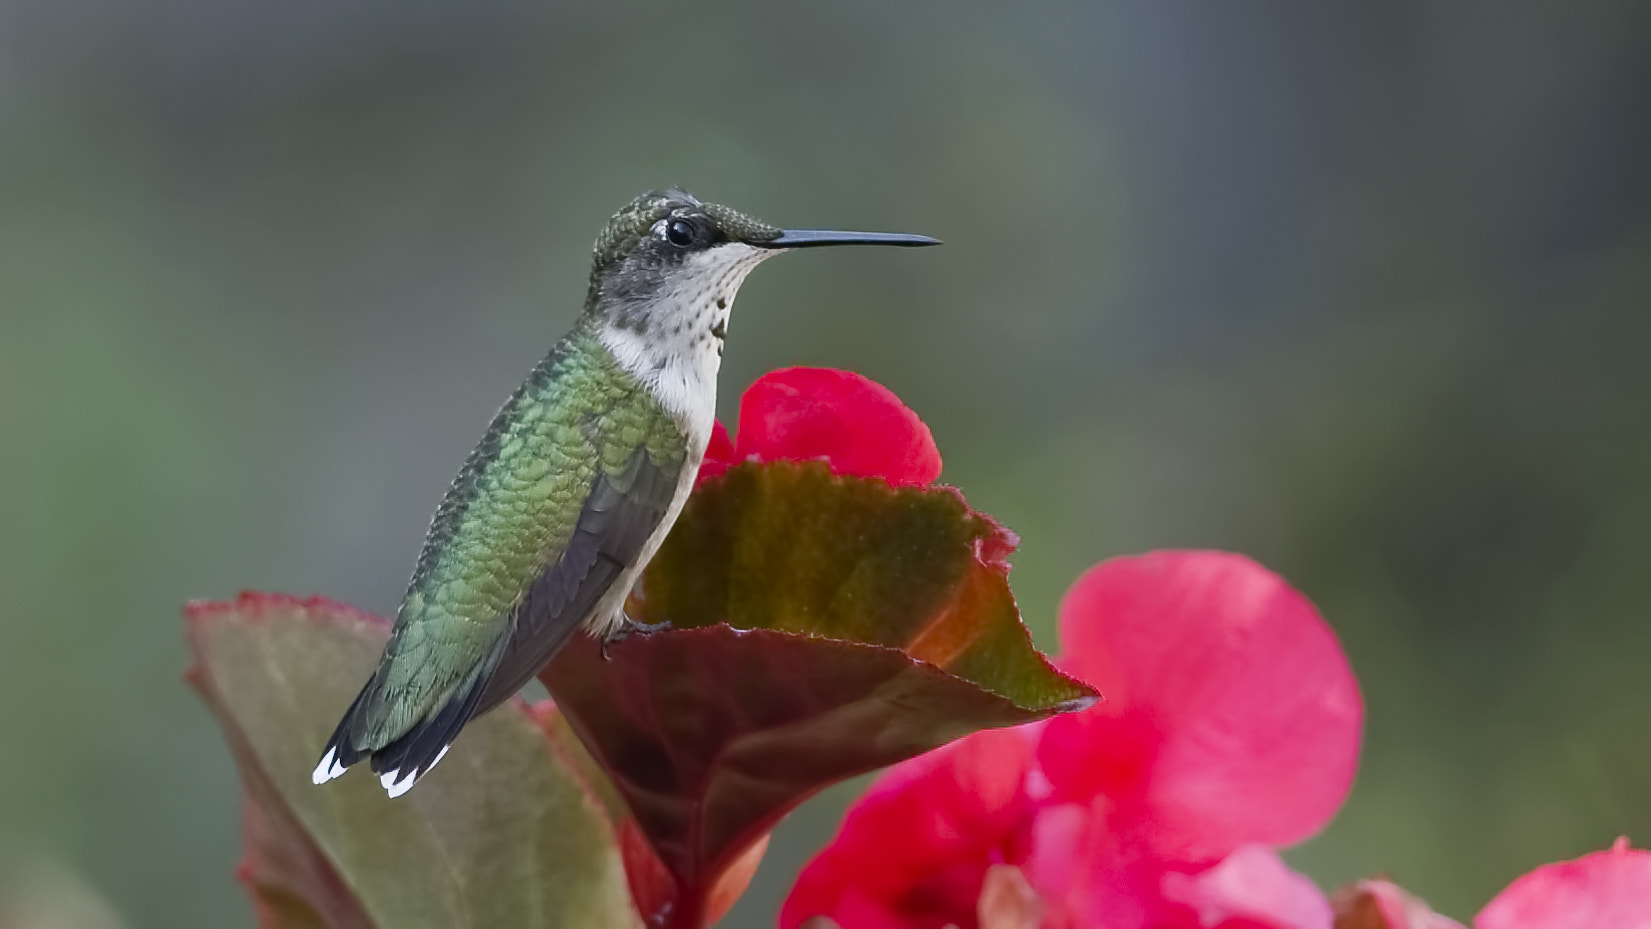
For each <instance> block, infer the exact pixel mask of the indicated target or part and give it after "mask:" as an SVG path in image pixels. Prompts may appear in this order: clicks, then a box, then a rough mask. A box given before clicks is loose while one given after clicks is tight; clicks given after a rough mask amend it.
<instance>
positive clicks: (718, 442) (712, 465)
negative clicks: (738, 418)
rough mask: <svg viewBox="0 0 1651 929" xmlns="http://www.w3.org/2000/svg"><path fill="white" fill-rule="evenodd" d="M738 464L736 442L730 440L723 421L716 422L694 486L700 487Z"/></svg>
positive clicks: (712, 427)
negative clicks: (735, 450) (735, 452)
mask: <svg viewBox="0 0 1651 929" xmlns="http://www.w3.org/2000/svg"><path fill="white" fill-rule="evenodd" d="M738 462H739V459H737V458H735V457H734V440H733V439H730V438H728V427H727V426H724V425H723V424H722V420H720V419H719V420H716V421H715V422H714V423H713V424H712V426H711V442H710V444H709V445H707V446H706V447H705V460H704V461H702V462H700V465H699V474H698V475H697V476H696V477H695V478H694V486H696V487H698V486H699V485H700V484H701V483H702V482H704V481H708V480H710V479H711V478H713V477H717V476H719V475H721V474H722V472H724V471H726V470H728V469H729V468H732V467H733V466H734V465H735V464H737V463H738Z"/></svg>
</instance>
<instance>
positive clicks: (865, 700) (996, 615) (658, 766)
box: [543, 462, 1094, 925]
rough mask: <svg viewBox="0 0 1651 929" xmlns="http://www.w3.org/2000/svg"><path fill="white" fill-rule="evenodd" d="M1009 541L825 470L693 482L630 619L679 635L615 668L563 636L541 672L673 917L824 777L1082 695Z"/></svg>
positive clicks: (628, 649)
mask: <svg viewBox="0 0 1651 929" xmlns="http://www.w3.org/2000/svg"><path fill="white" fill-rule="evenodd" d="M1013 546H1014V540H1013V537H1012V536H1011V535H1010V534H1009V533H1008V532H1007V531H1006V530H1004V529H1003V528H1002V527H1000V526H998V525H997V524H996V523H995V522H993V521H992V520H991V519H989V518H987V517H985V516H982V515H979V514H977V513H974V512H973V511H971V510H970V509H969V508H968V506H967V504H965V503H964V501H963V499H962V497H961V495H959V494H958V493H957V492H956V491H954V490H951V489H948V488H922V487H893V486H890V484H889V483H888V482H886V481H884V480H881V479H876V478H872V479H860V478H852V477H843V476H839V475H834V474H833V473H832V472H831V470H830V468H828V467H827V466H826V464H825V463H823V462H810V463H796V462H772V463H768V464H756V463H749V462H748V463H742V464H738V465H735V466H734V467H732V468H731V469H729V470H728V471H727V473H725V474H724V475H722V476H721V477H720V478H718V479H717V480H714V481H710V482H707V483H705V484H703V485H701V487H700V488H699V489H698V490H696V492H695V494H694V496H693V498H691V500H690V501H689V503H688V505H687V507H686V508H685V510H684V512H683V514H682V517H681V519H680V520H679V521H678V523H677V525H676V527H675V528H674V529H673V530H672V532H671V535H670V536H669V538H668V539H667V540H666V542H665V544H664V546H663V547H662V548H661V550H660V552H659V553H658V555H656V556H655V558H654V560H653V561H652V562H651V563H650V565H649V567H648V569H647V571H646V572H645V574H644V576H643V580H642V583H641V584H640V585H639V587H638V589H637V592H636V593H635V595H634V596H633V598H632V600H631V602H630V604H629V607H628V609H629V613H630V616H631V617H632V618H633V619H635V620H637V621H639V622H643V623H659V622H669V623H671V624H672V626H673V629H672V630H671V631H669V632H664V633H660V634H655V635H651V636H646V637H640V636H639V637H635V638H632V639H628V640H626V641H623V642H620V643H618V644H616V645H614V646H612V647H611V649H610V655H611V659H612V660H609V661H604V660H602V657H601V655H600V653H599V647H598V646H597V645H596V643H594V642H592V641H590V640H587V639H581V640H578V641H575V642H574V643H573V644H572V645H570V646H569V647H568V648H566V649H565V650H564V651H563V652H562V653H561V654H560V655H559V656H558V657H557V658H556V659H555V660H554V661H553V662H552V663H551V665H550V667H549V668H548V669H547V670H546V672H545V674H544V675H543V680H544V682H545V684H546V686H547V687H549V688H550V690H551V693H552V695H553V696H554V697H555V698H556V701H557V704H558V706H560V707H561V709H562V710H563V712H564V713H565V714H566V717H567V719H568V722H569V723H570V724H571V725H572V727H573V728H574V730H575V731H576V732H577V733H578V734H579V736H580V738H581V739H582V740H583V741H584V742H585V744H586V745H587V747H588V748H589V749H590V750H591V752H592V754H594V755H595V756H596V758H597V759H598V761H599V762H600V763H601V764H602V765H603V767H604V768H605V769H606V770H607V771H608V773H609V775H610V776H611V777H612V779H613V782H614V785H615V786H616V787H617V789H618V790H619V792H620V793H621V794H622V795H623V796H624V797H625V799H626V801H627V803H628V804H629V806H630V808H631V810H632V812H633V813H634V815H635V817H636V822H637V825H638V826H639V828H640V829H641V831H642V833H643V834H644V835H645V836H646V837H647V839H648V840H649V842H650V843H651V845H652V847H653V849H654V850H655V852H656V853H657V854H658V856H659V859H660V862H661V863H662V864H663V865H664V867H665V868H666V870H667V871H668V872H669V873H670V874H671V876H672V877H673V878H674V879H675V881H676V884H677V886H676V888H675V892H674V894H673V895H672V901H671V903H670V904H669V906H670V907H672V908H673V909H674V910H675V912H677V913H678V914H680V913H681V912H683V910H684V908H690V909H692V910H694V911H695V912H696V913H698V912H699V911H701V910H702V909H703V908H704V896H705V894H706V893H707V888H708V887H710V886H711V885H713V884H714V883H715V882H716V880H717V878H718V876H719V875H720V874H721V873H722V871H723V870H724V869H725V868H726V867H727V866H728V865H729V863H730V862H732V861H733V860H734V859H735V858H736V857H738V856H739V855H740V854H741V853H742V852H743V851H744V850H745V849H746V848H747V847H748V846H750V845H751V844H752V843H753V842H755V841H757V840H759V839H760V838H761V837H762V836H764V835H765V834H766V833H767V832H768V830H769V829H771V828H772V827H773V825H774V824H775V823H776V822H777V821H778V819H779V818H780V817H781V816H783V815H784V814H785V813H786V812H787V811H788V810H790V809H791V808H792V807H794V806H795V805H796V804H797V803H799V802H801V801H802V800H803V799H805V798H806V797H808V796H810V795H812V794H813V793H815V792H816V791H818V790H820V789H821V788H823V787H825V786H826V785H828V784H830V783H833V782H835V781H837V780H840V779H842V778H846V777H850V776H853V775H855V774H859V773H863V772H865V771H870V770H873V769H875V768H878V767H882V766H884V765H887V764H891V763H893V762H896V761H900V760H903V759H905V758H909V757H912V756H914V755H917V754H920V753H922V752H925V751H928V750H930V749H933V748H935V747H938V746H940V745H942V744H944V743H946V742H948V741H951V740H952V739H955V738H957V737H959V736H962V735H964V734H966V733H969V732H971V731H974V730H977V729H981V728H985V727H997V726H1008V725H1013V724H1017V723H1024V722H1028V721H1031V720H1035V719H1040V718H1043V717H1046V716H1048V715H1050V714H1052V713H1056V712H1059V711H1062V710H1066V709H1075V708H1081V707H1083V706H1086V705H1088V704H1089V703H1091V702H1093V699H1094V691H1093V690H1092V689H1090V688H1089V687H1088V686H1086V685H1084V684H1082V683H1081V682H1078V681H1076V680H1073V679H1071V678H1069V677H1066V676H1065V675H1063V674H1061V673H1060V672H1059V671H1057V670H1055V669H1054V668H1053V667H1052V666H1051V665H1050V664H1049V663H1048V662H1047V661H1046V660H1045V659H1044V658H1043V656H1042V655H1040V654H1039V653H1038V652H1037V651H1036V650H1035V649H1034V648H1033V647H1032V644H1031V640H1030V637H1029V635H1028V633H1027V631H1026V628H1025V626H1024V625H1023V624H1022V623H1021V621H1020V615H1019V612H1018V610H1017V609H1016V607H1015V603H1014V598H1013V596H1012V595H1011V593H1010V591H1009V587H1008V584H1007V579H1006V574H1007V566H1006V565H1005V564H1004V562H1003V557H1004V556H1005V555H1006V554H1007V552H1008V551H1009V550H1011V549H1012V548H1013ZM644 915H645V916H647V917H649V918H651V919H654V920H656V921H659V922H661V924H672V925H697V924H698V923H697V922H694V921H693V920H692V919H690V920H687V921H682V922H676V921H675V920H677V919H680V916H676V917H671V916H669V914H666V913H664V912H662V911H656V912H654V913H645V914H644ZM667 918H669V919H671V920H673V921H672V922H670V923H666V922H664V921H665V920H666V919H667Z"/></svg>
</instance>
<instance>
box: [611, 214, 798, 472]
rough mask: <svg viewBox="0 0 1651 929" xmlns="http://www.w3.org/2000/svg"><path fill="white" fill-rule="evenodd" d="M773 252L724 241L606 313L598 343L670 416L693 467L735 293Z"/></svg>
mask: <svg viewBox="0 0 1651 929" xmlns="http://www.w3.org/2000/svg"><path fill="white" fill-rule="evenodd" d="M778 253H779V250H778V249H768V248H757V247H755V246H751V245H746V244H745V243H743V242H727V243H724V244H722V245H718V246H716V247H714V248H708V249H706V250H704V251H702V252H696V253H694V254H691V255H688V256H686V257H685V258H684V259H683V261H682V264H681V266H679V267H678V268H676V269H674V270H673V271H672V272H671V273H670V275H669V277H668V278H667V279H666V283H665V284H664V285H663V286H662V287H660V289H659V290H657V291H655V292H654V293H653V294H651V295H649V296H648V297H647V298H645V299H644V300H641V301H638V302H637V303H635V304H632V305H630V306H627V307H625V308H624V312H620V313H614V314H612V315H610V316H609V318H608V321H607V322H606V323H605V324H604V325H603V327H602V332H601V336H600V337H601V340H602V344H603V345H604V346H606V347H607V349H608V351H610V352H612V353H613V357H614V359H615V360H616V361H618V362H619V365H620V367H622V368H624V369H625V370H626V371H628V372H630V374H632V375H633V376H634V377H636V379H637V380H639V381H641V382H642V383H643V385H644V386H646V387H647V388H648V389H649V390H650V391H652V392H653V395H654V397H655V398H657V399H658V400H659V402H660V405H662V406H664V407H665V409H666V410H667V411H668V412H669V413H670V414H671V416H672V417H673V418H675V419H676V421H677V424H678V425H679V426H681V427H682V432H683V434H684V435H685V436H687V438H688V453H689V455H690V456H691V458H692V459H693V463H694V464H695V465H697V464H698V459H699V457H700V456H701V455H703V454H704V452H705V445H706V443H707V442H709V441H710V438H711V426H712V423H713V422H714V421H715V419H716V405H717V370H718V369H719V368H720V367H721V366H722V340H723V337H724V336H725V335H726V334H727V332H728V315H729V313H730V312H732V311H733V308H734V296H735V295H736V294H738V293H739V289H740V284H741V283H743V282H744V281H745V276H746V275H747V274H750V273H751V269H752V268H755V267H756V266H757V265H758V264H761V263H762V261H763V259H765V258H768V257H771V256H773V255H776V254H778Z"/></svg>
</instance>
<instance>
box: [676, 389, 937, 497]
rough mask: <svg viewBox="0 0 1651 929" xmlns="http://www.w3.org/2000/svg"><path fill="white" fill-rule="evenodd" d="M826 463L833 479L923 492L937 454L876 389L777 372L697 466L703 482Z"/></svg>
mask: <svg viewBox="0 0 1651 929" xmlns="http://www.w3.org/2000/svg"><path fill="white" fill-rule="evenodd" d="M784 460H791V461H816V460H819V461H825V462H826V464H827V465H829V466H830V468H831V470H832V471H833V472H834V473H837V474H842V475H846V476H850V477H880V478H882V479H884V480H886V481H888V482H889V483H890V484H893V485H894V486H896V487H900V486H912V487H923V486H927V485H929V484H932V483H934V481H935V479H936V478H938V477H939V476H940V450H939V449H937V448H936V447H935V444H934V436H933V435H931V434H930V432H929V427H928V426H927V425H925V424H924V422H923V420H922V419H920V418H919V417H918V415H917V414H916V413H914V412H912V410H911V409H910V408H908V407H907V406H906V405H905V404H904V403H901V402H900V398H899V397H896V396H895V395H894V392H893V391H891V390H889V389H888V388H887V387H884V386H883V385H882V384H879V383H877V382H876V381H874V380H872V379H870V378H868V377H866V376H864V375H861V374H856V373H854V372H853V371H840V370H837V369H835V368H781V369H780V370H778V371H770V372H768V373H767V374H764V375H763V376H762V377H760V378H757V380H756V381H755V382H754V383H753V384H752V385H751V386H750V387H748V388H746V390H745V394H744V395H743V396H742V397H741V398H740V418H739V434H738V436H737V437H736V438H734V439H730V438H729V437H728V431H727V430H726V429H725V428H723V425H722V423H720V422H719V423H717V424H716V428H715V430H714V431H713V432H712V434H711V444H710V447H709V448H708V449H706V452H705V462H704V463H703V464H702V465H701V466H700V470H699V478H698V479H699V480H700V481H706V480H710V479H711V478H714V477H717V476H719V475H721V474H722V473H723V472H724V471H727V470H728V469H729V468H731V467H733V466H734V465H735V464H738V463H740V462H743V461H784Z"/></svg>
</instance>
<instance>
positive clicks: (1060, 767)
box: [780, 551, 1363, 929]
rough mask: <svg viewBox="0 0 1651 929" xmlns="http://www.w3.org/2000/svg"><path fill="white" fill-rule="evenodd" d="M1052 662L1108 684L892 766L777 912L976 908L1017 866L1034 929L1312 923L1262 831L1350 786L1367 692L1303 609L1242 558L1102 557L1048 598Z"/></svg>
mask: <svg viewBox="0 0 1651 929" xmlns="http://www.w3.org/2000/svg"><path fill="white" fill-rule="evenodd" d="M1060 628H1061V641H1062V643H1063V646H1064V651H1063V654H1062V657H1061V662H1060V663H1061V665H1062V667H1063V668H1064V669H1065V670H1067V671H1068V672H1069V673H1072V674H1074V675H1076V676H1078V677H1081V678H1083V679H1085V680H1086V681H1088V682H1089V683H1090V684H1092V685H1095V686H1096V687H1097V688H1099V689H1100V691H1101V692H1102V694H1104V695H1105V699H1104V700H1103V701H1102V702H1101V703H1100V704H1099V705H1097V706H1096V707H1095V708H1093V709H1090V710H1088V711H1085V712H1083V713H1080V714H1073V715H1069V716H1064V717H1057V718H1055V719H1052V720H1049V721H1047V722H1045V723H1039V724H1034V725H1031V726H1023V727H1020V728H1019V729H1014V730H1006V731H996V732H983V733H977V734H976V735H973V736H969V737H968V738H965V739H962V740H960V741H959V742H956V743H953V744H952V745H949V746H947V747H945V748H943V749H941V750H939V751H937V752H932V753H930V754H928V755H925V756H922V757H920V758H916V759H913V760H911V761H908V762H906V763H904V764H901V765H897V766H895V767H894V768H893V769H891V770H890V771H889V772H888V773H887V774H885V775H884V777H883V778H882V779H881V780H879V781H878V782H877V783H876V784H875V785H874V786H873V787H872V789H871V790H870V791H869V792H868V793H867V794H866V796H865V797H863V798H862V799H861V800H860V801H859V802H858V803H857V804H855V805H854V807H852V808H851V809H850V810H849V812H848V815H847V817H846V818H845V819H844V822H843V828H842V830H841V831H840V832H839V834H838V836H837V838H836V839H835V840H834V841H833V843H832V844H831V845H830V846H829V847H827V848H826V850H825V851H824V852H822V853H821V854H820V855H819V856H818V857H817V858H815V859H814V861H813V862H811V863H810V864H809V865H808V867H807V868H805V869H804V871H803V873H802V875H801V876H800V878H799V879H798V882H797V886H796V887H795V888H794V889H793V891H792V893H791V896H790V898H789V899H787V901H786V903H785V906H784V908H783V909H782V911H781V915H780V925H781V926H782V927H784V929H795V927H797V926H799V925H800V924H801V923H802V922H803V921H804V920H806V919H808V918H809V917H812V916H815V915H825V916H828V917H830V918H831V919H834V920H835V921H836V922H837V923H839V924H840V925H842V926H844V927H861V926H865V927H873V929H879V927H890V929H893V927H901V929H907V927H910V929H942V927H944V926H947V925H956V926H959V927H962V929H971V927H975V926H977V925H978V921H977V909H976V908H977V901H979V899H980V896H981V891H982V884H983V881H984V880H985V875H986V874H987V872H988V870H989V869H991V868H993V866H995V865H1012V866H1014V867H1015V868H1017V869H1018V870H1019V872H1020V874H1021V875H1022V876H1023V877H1024V878H1025V881H1026V882H1027V884H1028V885H1029V886H1030V888H1031V890H1032V891H1033V892H1035V893H1036V894H1037V896H1038V898H1039V901H1040V902H1041V904H1042V910H1041V912H1042V920H1041V926H1042V927H1043V929H1146V927H1153V929H1157V927H1170V929H1216V927H1220V929H1240V927H1245V929H1257V927H1261V929H1329V926H1330V910H1329V906H1328V904H1327V903H1326V902H1325V900H1324V897H1323V895H1322V894H1321V893H1319V892H1318V890H1317V889H1316V888H1314V887H1313V886H1312V884H1311V883H1310V882H1308V881H1307V880H1306V879H1305V878H1303V877H1301V876H1300V875H1297V874H1295V873H1294V872H1292V871H1290V870H1289V869H1288V868H1287V867H1286V866H1285V865H1284V864H1283V863H1282V862H1281V861H1279V860H1278V859H1277V857H1276V856H1274V855H1273V854H1272V852H1271V850H1270V849H1271V847H1273V846H1278V845H1283V844H1287V843H1290V842H1295V841H1298V840H1300V839H1302V838H1305V837H1306V836H1308V835H1311V834H1312V833H1313V832H1315V831H1316V830H1318V829H1320V828H1322V827H1323V825H1324V824H1325V823H1326V822H1328V820H1329V819H1330V817H1331V816H1332V815H1333V814H1334V813H1335V811H1336V809H1337V807H1339V806H1340V804H1341V802H1342V800H1343V799H1344V798H1345V797H1346V795H1347V791H1348V789H1349V788H1350V786H1351V784H1352V778H1353V773H1354V769H1355V767H1356V765H1357V761H1358V748H1359V738H1360V733H1361V729H1362V725H1363V704H1362V701H1361V700H1360V697H1359V693H1358V687H1357V684H1356V683H1355V681H1354V679H1353V676H1352V672H1351V670H1350V669H1349V668H1348V665H1347V659H1346V657H1345V656H1344V655H1343V653H1342V651H1341V648H1340V646H1339V645H1338V644H1337V642H1336V639H1335V636H1334V634H1333V633H1332V632H1331V631H1330V629H1329V627H1328V626H1326V625H1325V623H1324V621H1323V620H1322V619H1321V618H1320V617H1319V615H1318V613H1317V612H1316V611H1315V610H1314V609H1313V607H1312V605H1311V604H1309V603H1308V602H1307V600H1306V599H1305V598H1304V597H1302V596H1301V595H1300V594H1299V593H1297V592H1296V591H1294V590H1293V589H1291V588H1290V587H1289V585H1287V584H1286V583H1284V581H1283V580H1281V579H1280V578H1279V577H1278V576H1277V575H1274V574H1272V573H1271V572H1269V571H1267V570H1266V569H1264V568H1262V567H1261V566H1259V565H1257V564H1255V563H1254V562H1253V561H1250V560H1249V559H1247V558H1244V557H1242V556H1238V555H1230V554H1225V553H1220V552H1196V551H1182V552H1156V553H1152V554H1149V555H1143V556H1139V557H1134V558H1121V559H1116V560H1113V561H1109V562H1106V563H1104V564H1102V565H1099V566H1097V567H1096V568H1094V569H1092V570H1090V571H1089V572H1088V573H1087V574H1085V575H1084V576H1083V577H1082V578H1080V579H1079V580H1078V582H1077V584H1075V585H1074V586H1073V588H1072V590H1071V591H1070V592H1069V593H1068V594H1067V597H1066V600H1065V601H1064V602H1063V604H1062V606H1061V617H1060Z"/></svg>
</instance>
